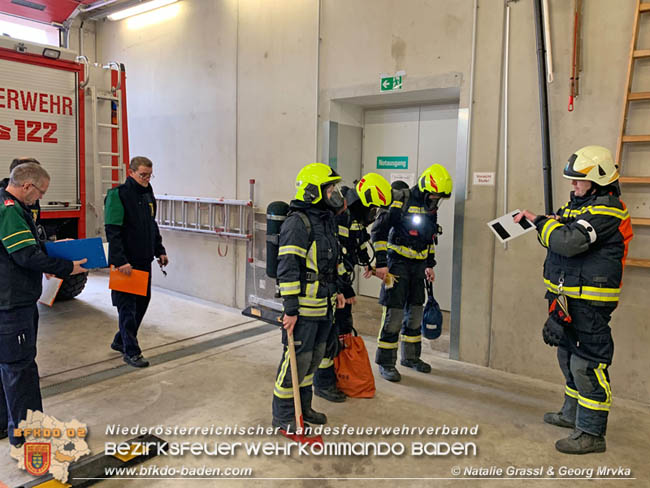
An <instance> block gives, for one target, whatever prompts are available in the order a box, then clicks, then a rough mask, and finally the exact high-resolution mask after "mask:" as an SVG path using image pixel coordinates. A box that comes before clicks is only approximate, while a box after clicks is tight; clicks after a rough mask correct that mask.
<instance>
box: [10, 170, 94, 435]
mask: <svg viewBox="0 0 650 488" xmlns="http://www.w3.org/2000/svg"><path fill="white" fill-rule="evenodd" d="M49 184H50V176H49V175H48V173H47V171H45V169H44V168H43V167H41V166H40V165H38V164H35V163H25V164H21V165H19V166H17V167H16V168H15V169H14V170H13V171H12V172H11V176H10V177H9V182H8V184H7V186H6V188H2V189H0V240H1V241H2V246H0V383H1V385H0V386H1V388H0V431H3V432H5V433H6V432H7V430H8V433H9V441H10V443H11V445H13V446H19V445H21V444H22V443H23V442H24V439H23V438H22V437H14V436H13V430H14V429H15V428H16V427H18V424H19V423H20V421H21V420H24V419H25V418H26V415H27V410H34V411H36V410H40V411H42V410H43V405H42V402H41V390H40V385H39V378H38V367H37V365H36V329H37V328H38V308H37V307H36V302H37V301H38V298H39V297H40V295H41V291H42V287H41V283H42V274H43V273H47V274H53V275H57V276H59V277H61V278H65V277H67V276H69V275H71V274H77V273H83V272H85V270H84V269H83V268H82V267H81V266H80V264H83V263H85V262H86V260H85V259H84V260H82V261H74V262H73V261H67V260H65V259H58V258H52V257H49V256H48V255H47V254H46V253H45V248H44V247H42V243H41V242H40V241H39V240H38V235H37V234H38V233H37V230H36V225H35V223H34V219H33V217H32V213H31V211H30V210H29V207H30V206H32V205H33V204H34V202H36V200H38V199H39V198H41V197H43V195H44V194H45V192H46V191H47V189H48V186H49Z"/></svg>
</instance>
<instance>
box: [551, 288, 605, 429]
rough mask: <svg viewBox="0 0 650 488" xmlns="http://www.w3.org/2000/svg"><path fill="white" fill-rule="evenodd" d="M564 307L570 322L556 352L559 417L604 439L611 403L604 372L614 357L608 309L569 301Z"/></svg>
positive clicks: (577, 301)
mask: <svg viewBox="0 0 650 488" xmlns="http://www.w3.org/2000/svg"><path fill="white" fill-rule="evenodd" d="M568 306H569V314H570V315H571V318H572V322H571V324H570V325H569V326H567V327H566V328H565V336H564V338H563V339H562V341H561V344H560V347H558V351H557V359H558V364H559V365H560V369H561V370H562V374H563V375H564V378H565V380H566V385H565V388H564V405H563V406H562V416H563V417H564V418H566V419H567V420H569V421H575V425H576V428H577V429H578V430H581V431H583V432H587V433H588V434H592V435H597V436H604V435H605V433H606V432H607V417H608V415H609V409H610V407H611V404H612V388H611V384H610V382H609V371H608V368H609V365H610V364H611V363H612V359H613V356H614V341H613V340H612V335H611V329H610V328H609V321H610V319H611V314H612V309H611V308H607V307H596V306H593V305H590V304H589V303H587V302H585V301H584V300H579V299H572V298H569V299H568Z"/></svg>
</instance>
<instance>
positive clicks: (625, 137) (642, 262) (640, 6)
mask: <svg viewBox="0 0 650 488" xmlns="http://www.w3.org/2000/svg"><path fill="white" fill-rule="evenodd" d="M646 14H648V15H650V3H645V2H641V0H637V1H636V10H635V12H634V24H633V32H632V42H631V45H630V56H629V60H628V66H627V78H626V81H625V94H624V97H623V114H622V116H621V126H620V131H619V136H618V142H617V146H616V164H617V165H618V167H619V172H620V173H621V177H620V183H621V184H622V185H646V186H647V185H650V176H622V163H623V153H624V151H623V149H624V144H635V143H636V144H638V143H646V144H647V143H650V135H632V134H626V126H627V121H628V115H629V111H630V104H631V102H637V101H646V102H647V101H650V91H646V92H632V91H631V89H632V78H633V75H634V67H635V64H636V63H635V62H636V60H638V59H647V58H650V49H637V48H636V44H637V40H638V37H639V20H640V18H641V17H643V16H645V15H646ZM631 220H632V226H633V227H648V226H650V218H642V217H632V218H631ZM625 263H626V264H627V265H628V266H638V267H643V268H650V259H635V258H630V257H628V258H627V259H626V260H625Z"/></svg>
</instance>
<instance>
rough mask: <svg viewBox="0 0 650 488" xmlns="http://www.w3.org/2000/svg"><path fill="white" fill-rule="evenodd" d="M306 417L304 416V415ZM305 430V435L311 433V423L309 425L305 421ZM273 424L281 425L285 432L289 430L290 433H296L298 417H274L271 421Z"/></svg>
mask: <svg viewBox="0 0 650 488" xmlns="http://www.w3.org/2000/svg"><path fill="white" fill-rule="evenodd" d="M303 419H304V416H303ZM303 424H304V427H305V431H304V432H302V434H303V435H309V434H310V433H311V425H309V424H308V423H306V422H303ZM271 425H272V426H273V427H276V428H277V427H279V428H280V429H282V430H284V431H285V432H288V433H289V434H296V433H297V429H296V419H291V420H280V419H278V418H275V417H273V421H272V422H271Z"/></svg>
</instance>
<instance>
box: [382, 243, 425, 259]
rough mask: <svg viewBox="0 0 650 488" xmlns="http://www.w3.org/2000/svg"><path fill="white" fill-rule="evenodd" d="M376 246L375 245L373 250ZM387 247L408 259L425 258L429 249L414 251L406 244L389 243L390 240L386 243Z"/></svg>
mask: <svg viewBox="0 0 650 488" xmlns="http://www.w3.org/2000/svg"><path fill="white" fill-rule="evenodd" d="M376 249H377V248H376V247H375V250H376ZM388 249H390V250H391V251H395V252H396V253H397V254H399V255H400V256H404V257H405V258H409V259H419V260H422V259H426V258H427V256H428V255H429V249H428V248H427V249H425V250H423V251H419V252H418V251H416V250H415V249H411V248H410V247H406V246H397V245H395V244H391V243H390V242H389V243H388Z"/></svg>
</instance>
